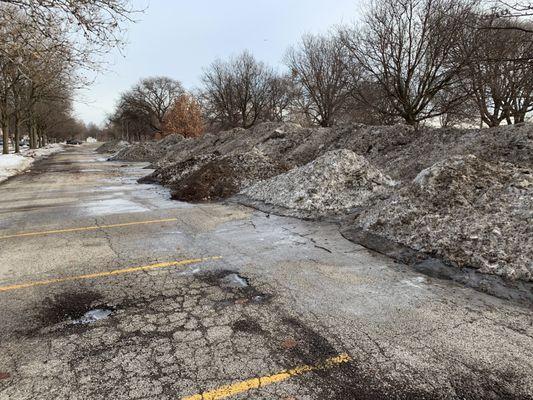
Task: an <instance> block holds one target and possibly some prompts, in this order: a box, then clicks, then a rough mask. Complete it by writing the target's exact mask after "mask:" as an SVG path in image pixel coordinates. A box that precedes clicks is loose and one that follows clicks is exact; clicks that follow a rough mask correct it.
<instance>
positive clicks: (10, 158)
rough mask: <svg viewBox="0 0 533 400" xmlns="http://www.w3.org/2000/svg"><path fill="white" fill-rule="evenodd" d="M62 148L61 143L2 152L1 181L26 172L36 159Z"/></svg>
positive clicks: (0, 162) (0, 157)
mask: <svg viewBox="0 0 533 400" xmlns="http://www.w3.org/2000/svg"><path fill="white" fill-rule="evenodd" d="M62 150H63V146H62V145H61V144H50V145H48V146H46V147H43V148H41V149H33V150H32V149H25V150H23V151H22V152H21V153H20V154H0V182H3V181H5V180H6V179H8V178H10V177H12V176H15V175H18V174H20V173H21V172H24V171H25V170H27V169H28V168H30V167H31V166H32V164H33V163H34V162H35V161H36V160H38V159H40V158H44V157H48V156H50V155H52V154H54V153H57V152H59V151H62Z"/></svg>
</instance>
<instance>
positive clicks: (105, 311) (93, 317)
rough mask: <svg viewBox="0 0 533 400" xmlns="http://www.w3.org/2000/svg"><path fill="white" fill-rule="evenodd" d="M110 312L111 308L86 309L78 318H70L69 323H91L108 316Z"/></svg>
mask: <svg viewBox="0 0 533 400" xmlns="http://www.w3.org/2000/svg"><path fill="white" fill-rule="evenodd" d="M112 313H113V310H111V309H109V308H95V309H94V310H89V311H87V312H86V313H85V314H83V315H82V316H81V317H80V318H78V319H75V320H72V321H71V323H72V324H74V325H78V324H82V325H84V324H92V323H94V322H97V321H100V320H102V319H106V318H108V317H109V316H110V315H111V314H112Z"/></svg>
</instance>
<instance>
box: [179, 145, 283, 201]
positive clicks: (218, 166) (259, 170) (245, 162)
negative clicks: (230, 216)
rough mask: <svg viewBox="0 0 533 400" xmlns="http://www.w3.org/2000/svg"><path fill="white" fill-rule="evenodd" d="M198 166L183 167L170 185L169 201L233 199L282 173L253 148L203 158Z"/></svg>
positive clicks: (280, 168)
mask: <svg viewBox="0 0 533 400" xmlns="http://www.w3.org/2000/svg"><path fill="white" fill-rule="evenodd" d="M204 161H205V162H202V164H200V165H198V164H194V163H193V164H192V165H191V168H188V169H187V168H186V167H185V166H184V168H183V169H182V171H181V173H180V178H179V179H176V180H174V181H173V183H172V184H171V185H170V187H171V189H172V198H173V199H175V200H182V201H206V200H219V199H225V198H227V197H230V196H233V195H235V194H236V193H238V192H239V191H240V190H242V189H244V188H245V187H248V186H250V185H252V184H254V183H256V182H258V181H260V180H261V179H268V178H270V177H272V176H276V175H279V174H280V173H282V172H284V171H286V168H285V167H284V165H282V164H280V163H278V162H275V161H274V160H272V159H270V158H269V157H268V156H266V155H264V154H263V153H262V152H260V151H259V150H257V149H252V151H249V152H247V153H240V154H230V155H227V156H219V157H214V158H212V159H211V160H208V159H205V160H204Z"/></svg>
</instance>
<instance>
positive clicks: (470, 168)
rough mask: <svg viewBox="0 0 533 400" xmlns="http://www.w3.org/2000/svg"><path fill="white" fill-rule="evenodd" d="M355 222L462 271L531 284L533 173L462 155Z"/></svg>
mask: <svg viewBox="0 0 533 400" xmlns="http://www.w3.org/2000/svg"><path fill="white" fill-rule="evenodd" d="M356 224H357V225H359V226H360V227H362V228H364V229H366V230H367V231H369V232H372V233H375V234H378V235H380V236H384V237H386V238H388V239H392V240H394V241H395V242H398V243H402V244H404V245H407V246H409V247H411V248H414V249H416V250H421V251H424V252H426V253H429V254H434V255H437V256H439V257H442V258H445V259H447V260H449V261H452V262H454V263H455V264H456V265H458V266H459V267H473V268H478V269H479V270H480V271H481V272H484V273H491V274H496V275H500V276H503V277H505V278H510V279H521V280H529V281H531V280H533V240H532V238H533V170H532V169H530V168H526V167H517V166H515V165H513V164H510V163H498V162H497V163H488V162H485V161H483V160H481V159H479V158H478V157H475V156H473V155H467V156H457V157H452V158H449V159H446V160H444V161H441V162H438V163H436V164H434V165H433V166H431V167H429V168H427V169H424V170H423V171H421V172H420V173H419V174H418V176H417V177H416V178H415V179H414V180H413V181H412V182H411V183H410V184H409V185H406V186H405V187H403V188H401V189H400V190H398V191H397V192H396V193H394V194H393V195H392V196H391V197H390V198H388V199H383V200H380V201H377V202H376V203H375V204H373V205H372V206H371V207H369V208H368V209H366V210H364V211H363V212H362V213H361V215H360V216H359V217H358V219H357V221H356Z"/></svg>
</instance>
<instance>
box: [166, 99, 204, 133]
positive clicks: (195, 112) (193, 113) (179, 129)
mask: <svg viewBox="0 0 533 400" xmlns="http://www.w3.org/2000/svg"><path fill="white" fill-rule="evenodd" d="M203 131H204V123H203V117H202V108H201V106H200V103H198V101H196V99H195V98H194V97H193V96H191V95H190V94H188V93H184V94H182V95H181V96H179V97H178V98H177V99H176V100H175V101H174V103H173V104H172V106H171V107H170V109H169V110H168V111H167V113H166V114H165V117H164V119H163V125H162V133H163V135H170V134H173V133H177V134H180V135H183V136H185V137H197V136H200V135H201V134H202V133H203Z"/></svg>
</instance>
